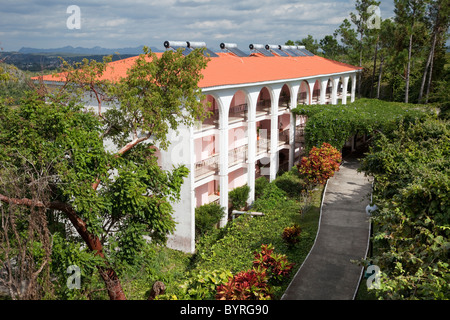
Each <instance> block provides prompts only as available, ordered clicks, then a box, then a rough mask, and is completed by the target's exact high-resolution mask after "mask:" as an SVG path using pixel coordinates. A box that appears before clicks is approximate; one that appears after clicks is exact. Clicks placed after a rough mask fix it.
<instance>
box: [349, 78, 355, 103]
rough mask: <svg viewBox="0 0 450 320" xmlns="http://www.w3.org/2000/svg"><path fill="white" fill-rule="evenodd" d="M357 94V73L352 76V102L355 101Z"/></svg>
mask: <svg viewBox="0 0 450 320" xmlns="http://www.w3.org/2000/svg"><path fill="white" fill-rule="evenodd" d="M355 94H356V73H354V74H352V92H351V96H350V102H353V101H355Z"/></svg>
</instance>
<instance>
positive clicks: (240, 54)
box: [220, 42, 248, 58]
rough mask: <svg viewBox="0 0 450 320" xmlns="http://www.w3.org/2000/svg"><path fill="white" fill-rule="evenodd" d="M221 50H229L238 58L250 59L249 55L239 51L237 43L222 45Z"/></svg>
mask: <svg viewBox="0 0 450 320" xmlns="http://www.w3.org/2000/svg"><path fill="white" fill-rule="evenodd" d="M220 49H222V50H227V51H229V52H231V53H233V54H235V55H236V56H238V57H242V58H244V57H248V54H246V53H244V52H242V51H241V50H239V49H238V47H237V44H235V43H223V42H222V43H221V44H220Z"/></svg>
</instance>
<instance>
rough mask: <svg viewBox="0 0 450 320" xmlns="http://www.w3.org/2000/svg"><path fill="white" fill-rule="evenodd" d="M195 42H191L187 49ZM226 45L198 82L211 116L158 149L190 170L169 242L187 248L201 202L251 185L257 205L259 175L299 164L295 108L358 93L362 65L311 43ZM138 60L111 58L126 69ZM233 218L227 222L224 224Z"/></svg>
mask: <svg viewBox="0 0 450 320" xmlns="http://www.w3.org/2000/svg"><path fill="white" fill-rule="evenodd" d="M172 44H173V42H172ZM176 44H177V46H174V45H171V44H170V43H169V42H166V43H165V47H166V50H173V49H176V48H178V47H179V46H182V45H183V43H179V42H177V43H176ZM191 48H192V47H191V45H190V44H189V43H188V42H186V46H185V50H186V53H185V54H189V50H190V49H191ZM221 48H222V49H223V50H222V52H219V53H212V55H211V58H210V61H209V62H208V65H207V67H206V69H205V70H204V71H203V76H204V77H203V79H202V80H201V81H200V83H199V87H200V88H201V89H202V92H203V94H204V95H205V96H206V98H205V100H204V101H203V103H204V104H205V106H207V108H209V111H210V112H211V114H212V116H211V117H209V118H208V119H205V120H204V121H203V122H202V123H200V122H198V123H197V124H196V125H195V126H193V127H182V128H179V130H178V132H171V133H170V134H169V139H170V146H169V148H168V149H167V150H158V152H157V154H158V158H159V164H160V166H161V167H162V168H163V169H166V170H171V169H172V168H173V166H174V165H175V166H177V165H180V164H182V165H185V166H186V167H187V168H188V169H189V170H190V174H189V176H188V177H187V178H186V179H185V181H184V184H183V186H182V188H181V197H180V201H179V202H177V203H173V208H174V211H175V213H174V219H175V221H176V222H177V226H176V231H175V233H174V234H173V235H171V236H170V237H169V241H168V245H169V246H170V247H172V248H174V249H178V250H182V251H184V252H191V253H192V252H194V251H195V208H196V207H198V206H201V205H204V204H207V203H211V202H217V203H219V204H220V205H221V206H222V207H225V208H228V207H229V203H228V202H229V199H228V193H229V192H230V191H231V190H233V189H234V188H236V187H240V186H242V185H245V184H247V185H248V186H249V187H250V195H249V199H248V203H249V204H251V203H252V202H253V201H254V199H255V179H256V178H258V177H260V176H266V177H267V178H268V179H270V180H271V181H272V180H273V179H275V177H276V174H277V172H278V170H279V169H280V168H284V169H290V168H291V167H292V166H293V165H294V163H295V161H296V160H297V159H298V158H299V157H300V155H301V153H302V148H303V145H302V141H301V139H302V130H303V128H304V125H305V120H306V119H305V118H304V117H295V116H293V114H292V112H291V110H292V109H293V108H295V107H297V105H299V104H338V103H342V104H346V103H347V102H353V101H354V99H355V89H356V74H357V72H359V71H360V68H358V67H354V66H350V65H347V64H343V63H339V62H336V61H332V60H329V59H325V58H323V57H319V56H315V55H312V54H310V53H309V52H307V51H306V50H304V47H303V48H302V47H285V46H277V47H275V46H269V45H267V46H265V47H262V46H258V45H250V48H251V49H252V52H251V54H249V55H246V54H244V53H243V52H242V51H240V50H238V48H237V47H236V46H235V45H231V44H221ZM132 62H133V58H130V59H124V60H121V61H116V62H113V63H111V64H114V67H115V68H114V69H115V70H117V71H116V72H123V70H126V69H127V66H130V65H131V63H132ZM115 76H117V74H116V75H115ZM44 80H45V79H44ZM47 80H49V79H47ZM227 218H228V217H227V216H226V217H224V219H223V220H222V221H221V222H220V225H221V226H222V227H223V226H225V225H226V223H227Z"/></svg>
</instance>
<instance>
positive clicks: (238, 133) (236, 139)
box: [228, 127, 248, 150]
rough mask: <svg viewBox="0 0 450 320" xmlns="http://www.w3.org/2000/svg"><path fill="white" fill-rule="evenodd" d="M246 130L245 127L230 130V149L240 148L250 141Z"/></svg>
mask: <svg viewBox="0 0 450 320" xmlns="http://www.w3.org/2000/svg"><path fill="white" fill-rule="evenodd" d="M246 130H247V129H246V128H245V127H239V128H235V129H230V130H228V150H232V149H234V148H238V147H240V146H243V145H246V144H247V143H248V141H247V132H246Z"/></svg>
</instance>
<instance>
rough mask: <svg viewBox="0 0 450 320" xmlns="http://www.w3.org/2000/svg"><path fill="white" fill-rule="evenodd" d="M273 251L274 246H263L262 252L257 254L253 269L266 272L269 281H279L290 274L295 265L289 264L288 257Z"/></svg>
mask: <svg viewBox="0 0 450 320" xmlns="http://www.w3.org/2000/svg"><path fill="white" fill-rule="evenodd" d="M273 251H274V248H273V246H272V244H268V245H265V244H263V245H261V251H260V252H255V259H254V260H253V267H254V268H262V269H264V270H266V271H267V275H268V276H269V279H273V280H274V281H279V280H282V278H283V277H285V276H287V275H288V274H289V272H290V271H291V269H292V267H293V266H294V264H293V263H289V261H288V260H287V257H286V255H284V254H278V253H274V252H273Z"/></svg>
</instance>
